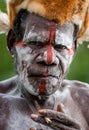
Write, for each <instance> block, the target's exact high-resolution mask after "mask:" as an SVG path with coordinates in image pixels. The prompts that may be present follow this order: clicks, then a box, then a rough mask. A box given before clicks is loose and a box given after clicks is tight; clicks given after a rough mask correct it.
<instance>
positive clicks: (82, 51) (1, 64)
mask: <svg viewBox="0 0 89 130" xmlns="http://www.w3.org/2000/svg"><path fill="white" fill-rule="evenodd" d="M0 10H2V11H4V12H6V6H5V0H1V2H0ZM88 44H89V43H84V44H83V45H80V46H79V47H78V49H77V53H76V56H75V58H74V60H73V62H72V64H71V68H70V71H69V73H68V75H67V77H66V78H67V79H71V80H80V81H84V82H87V83H89V49H88V48H87V46H88ZM14 75H15V70H14V63H13V58H12V57H11V55H10V53H9V52H8V49H7V47H6V36H5V35H0V81H1V80H4V79H7V78H10V77H12V76H14Z"/></svg>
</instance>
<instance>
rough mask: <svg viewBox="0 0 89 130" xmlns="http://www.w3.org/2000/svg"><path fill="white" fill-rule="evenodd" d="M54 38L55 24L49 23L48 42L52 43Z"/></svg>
mask: <svg viewBox="0 0 89 130" xmlns="http://www.w3.org/2000/svg"><path fill="white" fill-rule="evenodd" d="M54 39H55V24H54V23H51V25H50V30H49V44H52V43H53V42H54Z"/></svg>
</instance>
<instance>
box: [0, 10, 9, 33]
mask: <svg viewBox="0 0 89 130" xmlns="http://www.w3.org/2000/svg"><path fill="white" fill-rule="evenodd" d="M8 31H9V18H8V15H7V14H6V13H3V12H1V11H0V34H2V33H6V34H7V33H8Z"/></svg>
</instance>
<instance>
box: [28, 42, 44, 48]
mask: <svg viewBox="0 0 89 130" xmlns="http://www.w3.org/2000/svg"><path fill="white" fill-rule="evenodd" d="M27 44H28V45H29V46H31V47H38V48H41V47H43V46H44V43H43V42H41V41H30V42H29V43H27Z"/></svg>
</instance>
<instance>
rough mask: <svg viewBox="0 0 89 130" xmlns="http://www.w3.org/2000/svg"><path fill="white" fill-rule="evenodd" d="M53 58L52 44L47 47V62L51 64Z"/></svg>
mask: <svg viewBox="0 0 89 130" xmlns="http://www.w3.org/2000/svg"><path fill="white" fill-rule="evenodd" d="M52 59H53V53H52V46H51V45H49V46H48V47H47V64H51V63H52Z"/></svg>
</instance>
